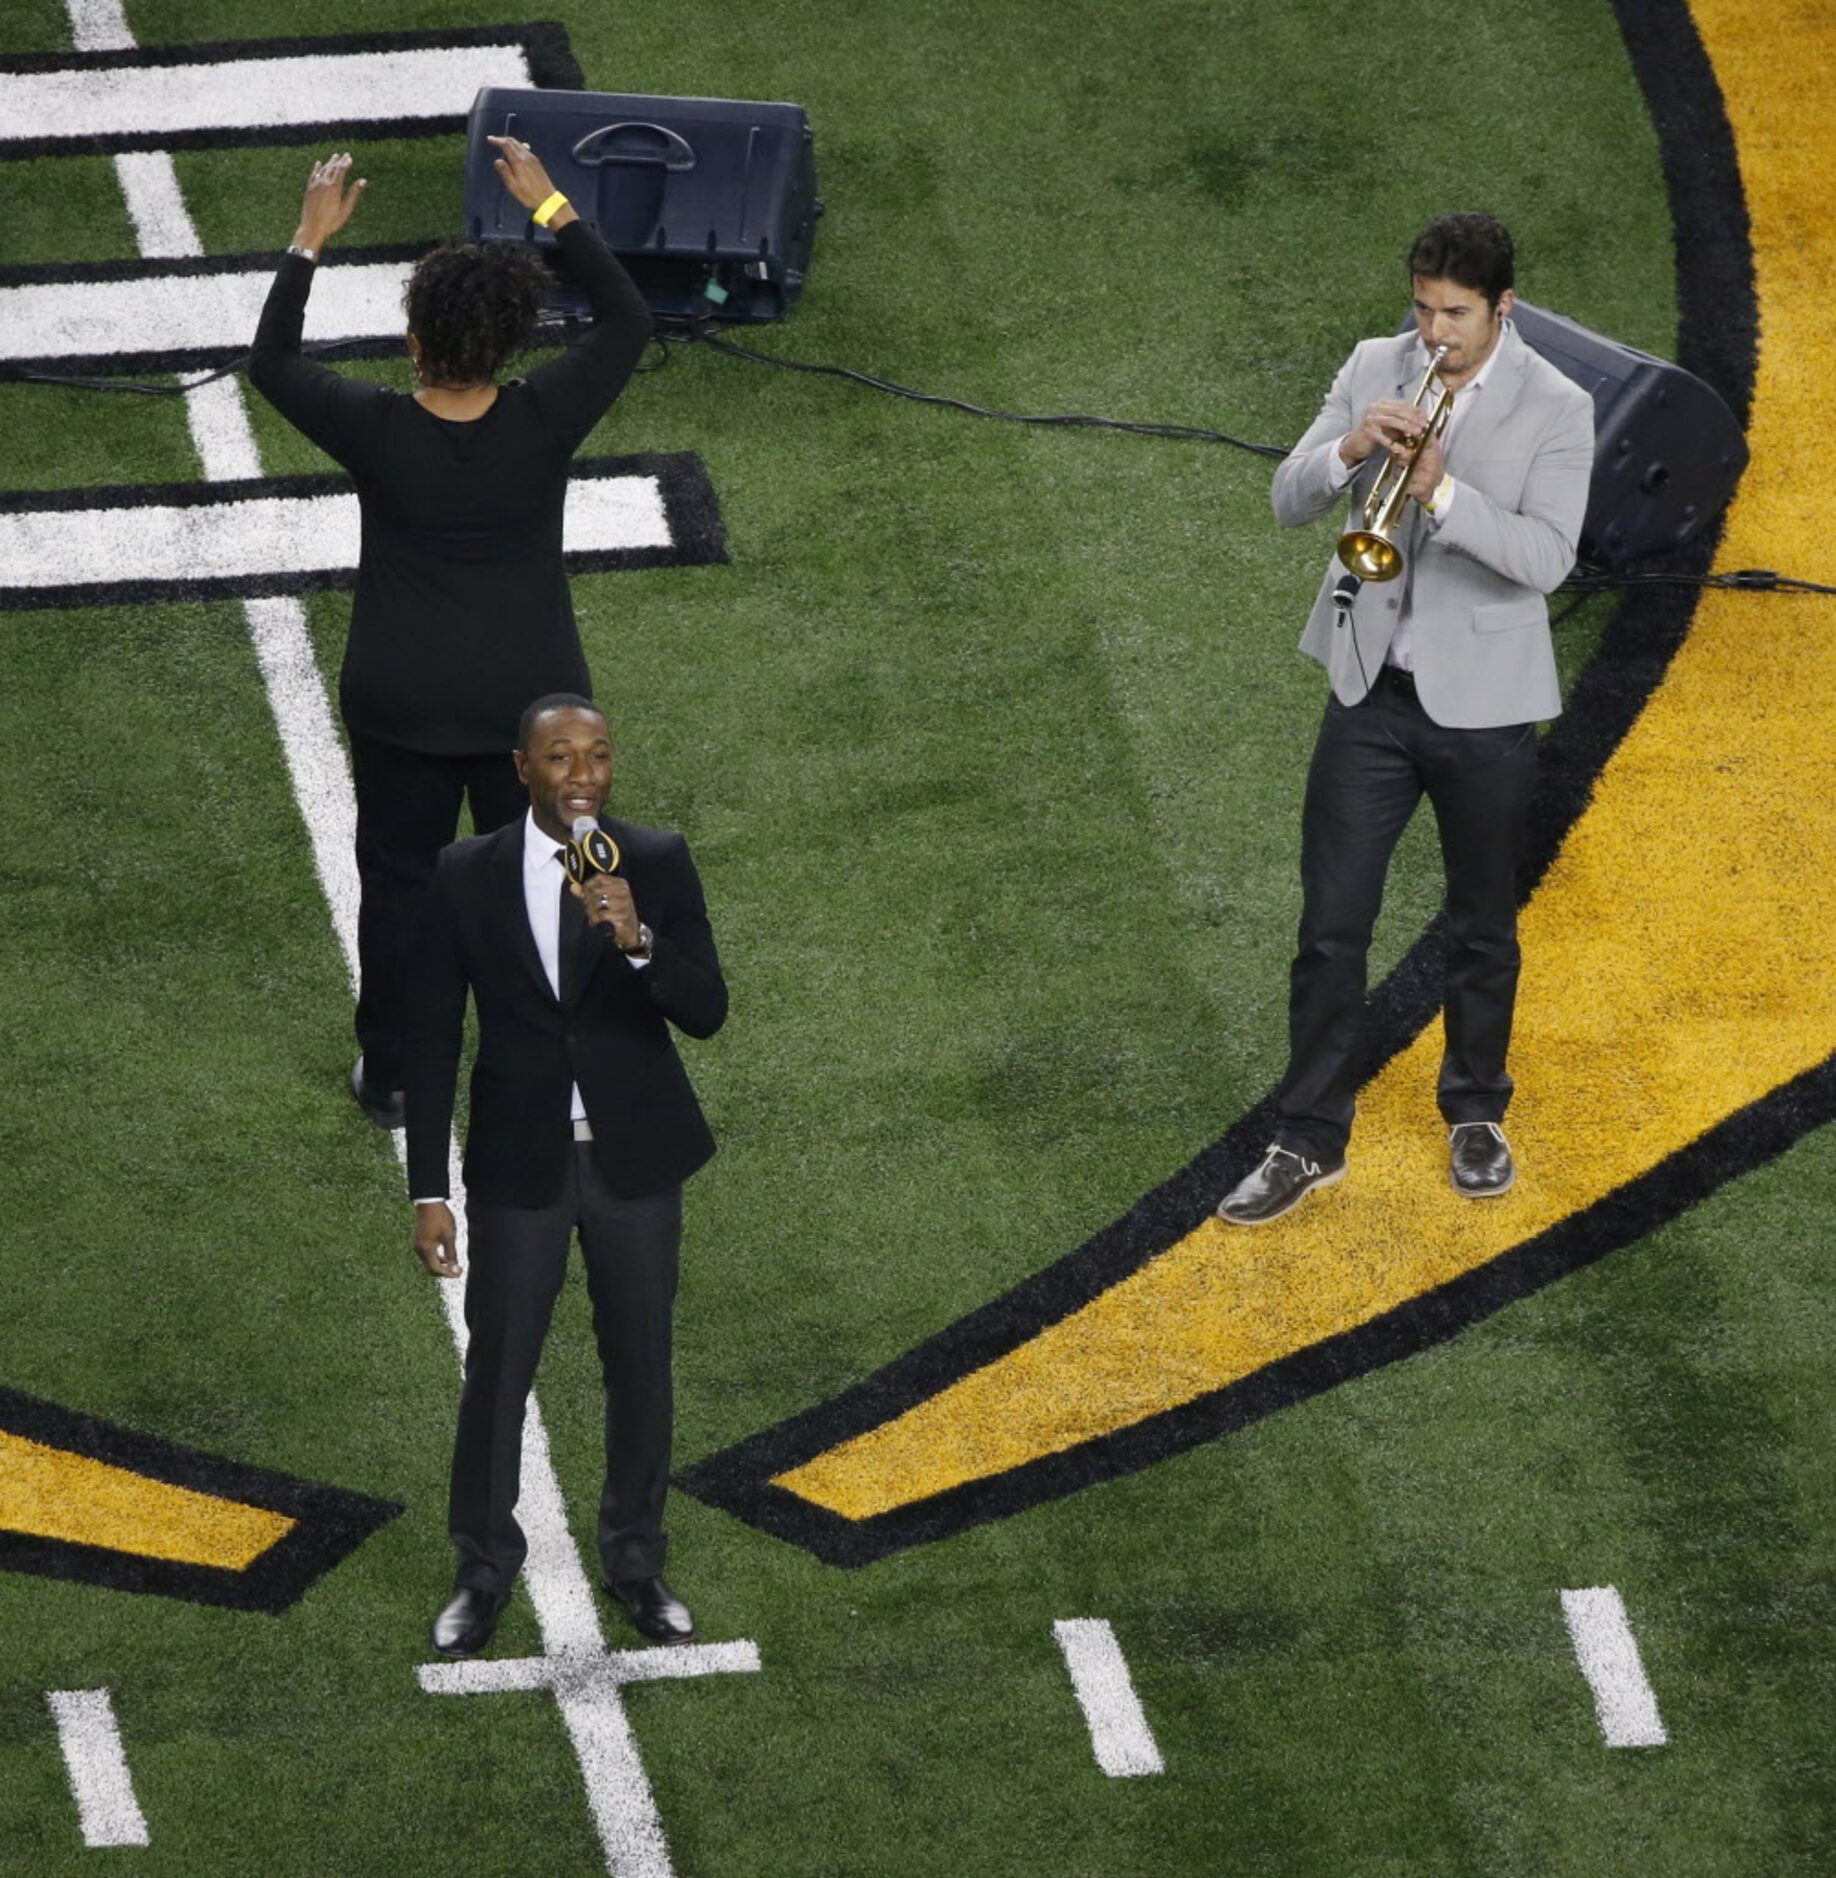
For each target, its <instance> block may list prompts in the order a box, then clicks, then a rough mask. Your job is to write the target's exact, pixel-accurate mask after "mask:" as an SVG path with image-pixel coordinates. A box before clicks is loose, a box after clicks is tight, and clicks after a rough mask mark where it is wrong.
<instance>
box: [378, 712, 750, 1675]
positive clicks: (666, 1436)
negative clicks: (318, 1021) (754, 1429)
mask: <svg viewBox="0 0 1836 1878" xmlns="http://www.w3.org/2000/svg"><path fill="white" fill-rule="evenodd" d="M515 756H516V770H517V774H518V776H519V777H520V778H521V780H522V782H523V784H524V786H525V787H526V788H527V789H528V791H529V812H528V814H527V815H525V816H523V817H522V818H521V819H519V820H517V821H515V822H512V823H510V824H509V825H508V826H506V827H503V828H500V829H498V830H497V831H496V832H495V833H493V834H488V835H481V836H478V837H476V838H475V839H473V840H470V841H459V842H455V843H454V844H453V845H452V846H451V847H449V848H447V849H446V850H445V851H444V852H443V853H442V854H441V856H440V862H439V867H438V869H437V871H436V873H435V876H434V882H433V886H432V889H431V891H430V893H429V896H428V900H427V904H426V912H425V917H424V921H423V927H422V941H421V947H420V951H419V955H418V959H417V965H418V974H419V977H418V987H417V991H418V995H417V999H416V1011H415V1022H414V1026H413V1030H412V1033H411V1043H410V1049H409V1056H408V1064H407V1082H406V1091H405V1093H406V1107H407V1126H408V1179H409V1188H410V1191H411V1192H412V1193H413V1194H414V1195H415V1228H414V1246H415V1251H416V1252H417V1253H418V1254H419V1256H420V1258H421V1262H422V1263H423V1264H424V1265H425V1266H426V1267H427V1269H428V1271H430V1272H431V1273H433V1274H434V1275H435V1276H436V1277H440V1278H455V1277H458V1276H459V1274H460V1269H461V1268H460V1266H459V1263H458V1259H457V1249H456V1244H455V1238H454V1224H453V1215H452V1212H451V1210H450V1208H449V1207H448V1206H447V1204H446V1195H447V1140H448V1134H449V1130H450V1129H451V1126H452V1114H453V1095H454V1089H455V1085H456V1082H457V1078H458V1070H459V1053H460V1043H461V1036H462V1032H463V1028H464V1021H465V1000H466V994H467V991H468V990H469V991H470V993H471V996H472V999H473V1001H474V1003H475V1005H476V1007H477V1013H478V1057H477V1061H476V1063H475V1064H474V1065H473V1069H472V1086H471V1087H472V1098H471V1123H470V1126H469V1127H468V1129H467V1131H466V1147H465V1184H466V1219H467V1223H468V1225H469V1228H470V1244H471V1278H470V1281H469V1283H468V1284H467V1287H466V1298H465V1320H466V1327H467V1329H468V1331H469V1332H470V1347H469V1348H468V1350H467V1353H466V1361H465V1388H464V1391H463V1394H462V1396H461V1398H460V1405H459V1434H458V1440H457V1442H456V1444H455V1447H454V1451H453V1475H452V1499H451V1506H450V1513H449V1529H450V1531H451V1534H452V1538H453V1543H454V1545H455V1546H456V1547H457V1548H458V1553H459V1568H458V1591H457V1595H456V1596H455V1597H454V1598H453V1600H452V1601H451V1602H450V1603H449V1604H448V1605H447V1606H446V1608H445V1609H444V1610H443V1611H441V1613H440V1615H439V1617H438V1618H437V1619H436V1620H435V1623H434V1636H433V1641H434V1648H435V1649H437V1650H439V1651H441V1652H442V1653H443V1654H444V1655H447V1656H469V1655H472V1654H473V1653H474V1652H476V1651H478V1650H481V1649H483V1648H484V1646H485V1645H486V1644H487V1643H488V1642H489V1641H490V1640H491V1635H492V1632H493V1631H494V1630H495V1628H496V1625H497V1617H498V1613H499V1612H500V1611H501V1610H502V1609H503V1607H504V1605H505V1603H506V1602H507V1601H508V1599H509V1595H510V1587H511V1584H512V1583H513V1581H514V1580H515V1577H516V1574H517V1572H518V1570H519V1569H520V1568H521V1566H522V1563H523V1558H524V1554H525V1552H526V1551H527V1549H528V1548H527V1545H526V1543H525V1541H524V1538H523V1532H522V1528H521V1527H520V1526H518V1525H517V1523H516V1517H515V1507H516V1500H517V1491H518V1476H519V1472H520V1463H521V1458H522V1437H523V1412H524V1406H525V1404H526V1402H527V1400H528V1396H529V1390H530V1385H531V1383H532V1382H533V1380H534V1377H535V1369H536V1360H537V1358H538V1357H539V1356H540V1354H541V1350H542V1341H543V1338H544V1337H545V1336H546V1335H547V1331H548V1322H549V1317H550V1314H551V1313H552V1311H553V1309H554V1302H555V1298H556V1296H557V1295H558V1293H559V1292H560V1289H561V1281H562V1277H563V1274H564V1272H565V1270H566V1265H567V1253H568V1245H569V1242H570V1241H571V1239H572V1237H573V1234H574V1232H575V1229H576V1228H578V1230H579V1234H580V1249H581V1253H582V1256H583V1257H584V1259H585V1261H586V1268H587V1285H588V1290H589V1292H590V1294H591V1297H592V1301H593V1331H594V1335H595V1337H596V1338H597V1340H598V1344H599V1356H600V1363H601V1367H602V1369H603V1371H604V1374H605V1383H606V1481H605V1490H604V1493H603V1494H602V1496H601V1499H600V1506H599V1551H600V1558H601V1562H602V1564H603V1567H604V1583H605V1587H606V1589H607V1590H608V1591H609V1592H610V1593H611V1594H612V1595H613V1596H614V1597H615V1598H617V1599H618V1601H619V1602H620V1603H621V1604H623V1605H624V1606H625V1608H626V1610H627V1611H628V1612H629V1613H630V1615H631V1618H632V1621H633V1622H634V1623H635V1624H636V1626H637V1628H638V1630H639V1631H640V1632H641V1633H642V1634H643V1635H644V1636H646V1637H650V1638H652V1639H655V1640H657V1641H660V1642H680V1641H682V1640H684V1639H686V1638H688V1637H690V1636H692V1635H693V1634H694V1622H693V1619H692V1618H691V1617H690V1615H689V1612H688V1609H687V1607H686V1606H685V1605H684V1604H683V1603H682V1602H681V1600H680V1599H679V1598H677V1597H676V1596H675V1594H674V1593H673V1592H672V1591H671V1590H670V1588H669V1586H668V1585H667V1584H665V1583H664V1581H663V1576H662V1572H663V1559H664V1551H665V1547H666V1539H665V1535H664V1532H663V1500H664V1494H665V1492H666V1490H667V1487H668V1482H669V1448H670V1428H671V1389H670V1311H671V1306H672V1305H673V1303H674V1300H675V1294H676V1255H677V1247H678V1244H679V1241H680V1238H681V1229H682V1183H683V1181H684V1180H686V1179H687V1178H688V1176H689V1175H690V1174H692V1173H694V1172H695V1170H696V1169H697V1168H698V1167H700V1166H701V1165H702V1164H703V1163H704V1162H705V1161H706V1160H707V1159H708V1157H709V1156H710V1155H711V1154H712V1153H713V1152H714V1138H713V1136H712V1135H711V1134H710V1133H709V1131H708V1125H707V1123H706V1121H705V1120H704V1119H703V1118H702V1113H701V1108H700V1105H699V1104H698V1103H697V1102H696V1100H695V1092H694V1090H693V1089H692V1088H691V1087H690V1086H689V1080H688V1075H687V1072H686V1071H685V1070H684V1069H683V1067H682V1062H681V1059H680V1058H679V1057H678V1056H677V1054H676V1049H675V1045H674V1043H673V1042H672V1041H671V1039H670V1034H669V1025H670V1024H672V1023H673V1024H675V1025H676V1027H677V1028H678V1029H679V1030H682V1031H685V1032H687V1034H688V1035H690V1036H691V1037H710V1036H712V1035H713V1034H714V1032H715V1031H717V1030H718V1029H719V1028H720V1026H721V1024H722V1022H723V1021H724V1019H725V1018H726V1015H727V987H726V984H725V982H724V981H723V979H722V978H721V973H720V959H719V955H718V954H717V953H716V951H715V949H714V935H713V933H712V931H711V930H710V928H709V925H708V915H707V908H706V905H705V903H704V901H703V899H702V893H701V882H700V880H699V879H698V878H697V877H696V873H695V865H694V862H693V861H692V860H690V858H689V851H688V844H687V843H686V842H684V841H683V839H682V837H681V836H680V835H674V834H670V833H668V832H666V831H665V830H663V829H658V828H644V827H640V826H639V825H638V824H637V823H635V822H625V821H620V820H618V819H616V818H614V817H611V816H606V815H603V814H602V810H603V809H604V807H605V802H606V796H607V793H608V791H609V790H610V788H611V784H612V744H611V740H610V737H609V735H608V732H607V728H606V720H605V718H604V717H603V716H601V714H600V713H599V711H598V710H597V709H595V708H594V706H593V705H592V704H591V703H590V702H589V701H588V700H587V699H585V698H583V697H579V696H576V695H575V694H573V693H570V692H559V693H554V694H551V695H550V696H547V697H543V698H538V699H537V700H536V701H535V703H534V704H532V705H531V706H530V707H529V709H528V710H527V711H525V712H524V714H523V720H522V724H521V726H520V728H519V730H518V733H517V749H516V752H515ZM583 815H585V816H592V817H594V818H596V819H597V820H598V822H599V826H600V827H601V828H602V829H604V830H605V831H606V833H608V834H609V835H610V836H611V837H612V839H613V841H614V842H615V843H616V844H617V847H618V851H619V864H618V867H617V871H616V872H615V873H611V874H599V875H595V876H593V877H591V878H590V879H589V880H588V881H587V882H586V884H585V887H584V890H583V888H582V887H581V886H580V885H579V884H577V883H575V882H573V881H572V880H570V878H569V876H568V873H567V869H566V867H565V865H564V862H563V858H562V857H563V854H564V851H565V848H566V845H567V842H568V838H569V830H570V829H571V828H572V826H573V824H574V823H575V822H576V821H577V820H578V819H579V818H580V817H581V816H583Z"/></svg>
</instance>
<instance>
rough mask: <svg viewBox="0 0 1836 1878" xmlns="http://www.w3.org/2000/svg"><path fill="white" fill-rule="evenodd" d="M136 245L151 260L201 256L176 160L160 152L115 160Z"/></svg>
mask: <svg viewBox="0 0 1836 1878" xmlns="http://www.w3.org/2000/svg"><path fill="white" fill-rule="evenodd" d="M115 178H116V180H117V181H118V182H119V183H120V184H121V193H122V195H123V196H125V197H126V198H127V211H128V220H129V221H131V222H132V223H133V224H134V242H135V245H136V246H137V247H138V248H139V249H140V252H141V253H142V254H144V255H145V256H146V257H147V258H148V260H153V259H159V260H171V259H173V258H175V257H177V256H181V255H182V256H190V255H201V254H202V253H203V252H204V246H203V243H202V242H200V241H199V240H198V231H197V230H196V229H195V228H193V227H192V225H191V217H190V216H189V215H188V214H186V212H185V201H184V198H183V197H182V196H181V195H180V194H179V191H178V177H177V176H176V175H175V174H174V172H173V168H172V159H171V158H170V157H169V156H167V155H166V154H165V153H164V152H163V151H159V150H128V151H124V152H123V153H122V154H121V155H120V156H118V157H116V159H115Z"/></svg>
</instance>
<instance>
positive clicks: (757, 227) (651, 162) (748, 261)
mask: <svg viewBox="0 0 1836 1878" xmlns="http://www.w3.org/2000/svg"><path fill="white" fill-rule="evenodd" d="M487 137H520V138H521V139H522V140H523V141H524V142H525V143H526V144H528V145H529V147H530V148H531V149H532V150H533V151H534V152H535V153H536V155H537V156H538V157H540V158H541V159H542V163H543V165H544V167H545V168H546V169H547V171H548V173H549V175H550V176H551V177H553V178H554V182H555V187H556V188H557V189H559V190H560V191H561V192H562V193H563V194H564V195H565V196H566V197H567V198H568V200H569V201H570V202H571V203H572V204H573V205H574V208H575V210H576V212H577V213H578V214H579V215H580V217H581V219H582V220H583V221H587V222H590V223H591V224H592V225H593V226H594V227H595V228H596V229H597V230H598V231H599V234H600V236H601V238H602V239H603V240H604V241H605V243H606V245H607V246H608V247H609V248H610V249H611V250H612V251H613V253H615V254H616V255H617V256H618V258H619V259H620V260H621V261H623V262H624V264H625V267H626V269H627V271H628V272H629V273H630V275H631V278H632V279H633V280H634V281H635V282H636V283H637V288H638V291H639V292H640V293H641V294H643V296H644V299H645V301H646V303H647V304H648V305H649V307H650V310H651V312H652V313H653V314H654V315H656V316H658V317H660V318H665V319H715V320H720V321H723V322H741V321H744V322H751V321H756V320H775V319H782V318H783V317H784V315H785V314H786V313H787V312H789V311H790V309H791V307H792V306H793V305H794V304H795V303H796V300H797V296H798V295H799V294H800V293H801V292H802V291H803V283H804V280H805V279H806V278H807V276H808V274H809V269H810V249H811V246H812V244H813V243H814V240H815V235H816V220H817V217H818V216H820V215H821V214H822V203H821V202H820V201H819V200H818V199H817V196H816V157H815V149H814V143H815V139H814V136H813V133H812V132H811V130H810V121H809V117H808V115H807V114H806V113H805V111H804V109H803V107H802V106H801V105H796V104H745V103H740V102H737V101H735V100H732V99H727V98H654V97H638V96H632V95H627V94H624V93H620V92H610V91H525V90H514V89H510V88H508V87H504V86H496V85H493V86H487V87H486V88H485V89H484V90H482V91H481V92H479V94H478V96H477V97H476V99H474V100H473V103H472V112H471V118H470V121H469V124H468V127H467V136H466V153H465V224H466V233H467V235H468V237H469V239H471V240H473V241H533V242H534V243H535V244H536V246H537V247H538V248H541V249H543V250H546V251H549V252H550V253H552V251H553V249H554V246H555V238H554V236H553V235H551V234H550V233H549V232H548V231H547V230H546V229H541V228H537V227H536V226H535V224H534V222H533V221H532V220H531V219H530V215H529V211H528V210H527V209H525V208H523V207H522V205H521V204H520V203H518V202H517V201H516V199H515V198H514V197H513V196H511V194H510V193H509V191H508V190H506V189H505V188H504V186H503V183H502V182H501V181H500V180H499V178H498V175H497V172H496V170H495V169H493V167H492V162H493V159H494V158H495V157H496V155H497V152H496V151H495V150H494V149H493V148H492V147H491V145H490V144H488V143H487V142H486V141H485V139H486V138H487ZM550 311H551V312H554V313H558V314H561V315H563V316H565V317H584V316H585V314H586V313H587V311H588V307H587V303H586V297H585V295H584V294H582V293H581V292H579V290H578V289H577V288H574V287H571V286H570V285H569V284H568V282H567V281H566V280H565V278H563V279H562V281H561V284H560V287H559V288H558V290H557V293H556V295H555V297H554V300H553V301H552V303H551V306H550Z"/></svg>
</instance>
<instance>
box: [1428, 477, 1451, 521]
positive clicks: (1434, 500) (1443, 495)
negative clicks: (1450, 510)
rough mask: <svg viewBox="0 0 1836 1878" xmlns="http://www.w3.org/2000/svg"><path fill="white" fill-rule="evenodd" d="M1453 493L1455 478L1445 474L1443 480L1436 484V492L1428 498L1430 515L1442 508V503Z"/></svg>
mask: <svg viewBox="0 0 1836 1878" xmlns="http://www.w3.org/2000/svg"><path fill="white" fill-rule="evenodd" d="M1452 494H1453V478H1452V477H1451V476H1443V477H1442V478H1441V480H1440V481H1439V482H1438V483H1436V484H1435V486H1434V494H1433V495H1431V496H1430V497H1429V498H1428V501H1427V505H1426V506H1427V509H1428V513H1429V514H1430V515H1432V514H1434V512H1435V511H1436V510H1437V509H1438V508H1440V506H1441V504H1442V503H1444V502H1445V501H1446V500H1447V498H1448V497H1449V496H1450V495H1452Z"/></svg>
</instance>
